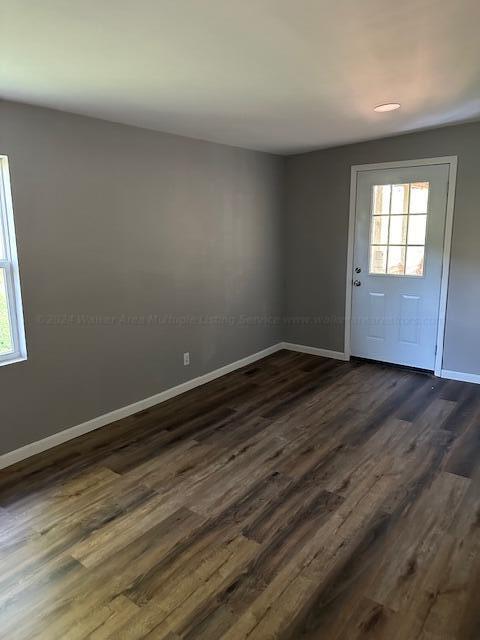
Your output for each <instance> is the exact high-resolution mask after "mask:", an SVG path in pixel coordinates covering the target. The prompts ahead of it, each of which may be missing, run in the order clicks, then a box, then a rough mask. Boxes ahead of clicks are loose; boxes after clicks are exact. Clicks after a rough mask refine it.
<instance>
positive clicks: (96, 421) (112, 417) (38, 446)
mask: <svg viewBox="0 0 480 640" xmlns="http://www.w3.org/2000/svg"><path fill="white" fill-rule="evenodd" d="M285 348H288V347H284V346H283V343H281V342H280V343H278V344H274V345H272V346H271V347H268V348H267V349H263V350H262V351H258V352H257V353H254V354H252V355H251V356H247V357H246V358H242V359H241V360H237V361H236V362H232V363H231V364H227V365H225V366H224V367H220V368H219V369H215V370H214V371H210V372H209V373H205V374H204V375H202V376H199V377H198V378H193V379H192V380H188V381H187V382H183V383H182V384H179V385H177V386H176V387H171V388H170V389H166V390H165V391H161V392H160V393H157V394H155V395H154V396H150V397H149V398H145V399H144V400H139V401H138V402H134V403H133V404H129V405H127V406H126V407H121V408H120V409H115V410H114V411H110V412H109V413H104V414H103V415H101V416H98V417H97V418H93V419H92V420H88V421H87V422H83V423H82V424H78V425H76V426H75V427H70V428H69V429H65V430H63V431H60V432H59V433H55V434H53V435H52V436H48V438H43V439H42V440H38V441H37V442H32V443H31V444H27V445H25V446H24V447H21V448H20V449H15V450H14V451H10V452H9V453H5V454H3V455H1V456H0V469H4V468H5V467H9V466H10V465H12V464H15V463H16V462H20V461H21V460H25V459H26V458H30V457H31V456H34V455H36V454H37V453H41V452H42V451H46V450H47V449H52V448H53V447H56V446H57V445H59V444H63V443H64V442H68V441H69V440H73V439H74V438H78V436H82V435H83V434H85V433H88V432H89V431H95V429H100V427H104V426H105V425H107V424H110V423H111V422H116V421H117V420H121V419H122V418H126V417H128V416H131V415H133V414H134V413H138V412H139V411H143V410H144V409H148V408H149V407H153V406H154V405H156V404H160V403H161V402H165V400H169V399H170V398H174V397H175V396H178V395H180V394H182V393H185V392H186V391H190V389H194V388H195V387H199V386H201V385H202V384H206V383H207V382H211V381H212V380H215V379H216V378H220V377H221V376H224V375H226V374H227V373H231V372H232V371H235V370H236V369H241V368H242V367H246V366H247V365H249V364H251V363H252V362H255V361H256V360H261V359H262V358H265V357H266V356H269V355H271V354H272V353H275V352H276V351H280V350H281V349H285Z"/></svg>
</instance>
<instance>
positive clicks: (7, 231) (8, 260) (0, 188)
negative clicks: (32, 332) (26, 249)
mask: <svg viewBox="0 0 480 640" xmlns="http://www.w3.org/2000/svg"><path fill="white" fill-rule="evenodd" d="M25 358H26V348H25V334H24V328H23V313H22V299H21V293H20V278H19V274H18V260H17V247H16V243H15V227H14V223H13V208H12V198H11V193H10V177H9V172H8V161H7V158H6V157H5V156H0V365H2V364H7V363H9V362H13V361H16V360H22V359H25Z"/></svg>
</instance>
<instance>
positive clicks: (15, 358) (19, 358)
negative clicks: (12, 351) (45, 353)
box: [0, 355, 27, 367]
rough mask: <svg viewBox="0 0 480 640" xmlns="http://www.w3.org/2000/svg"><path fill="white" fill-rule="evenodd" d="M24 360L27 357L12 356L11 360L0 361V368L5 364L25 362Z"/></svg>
mask: <svg viewBox="0 0 480 640" xmlns="http://www.w3.org/2000/svg"><path fill="white" fill-rule="evenodd" d="M26 359H27V356H19V355H14V356H12V357H11V358H8V359H6V360H0V367H5V366H6V365H7V364H16V363H17V362H25V360H26Z"/></svg>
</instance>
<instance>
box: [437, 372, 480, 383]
mask: <svg viewBox="0 0 480 640" xmlns="http://www.w3.org/2000/svg"><path fill="white" fill-rule="evenodd" d="M441 377H442V378H448V379H449V380H459V381H460V382H473V383H474V384H480V375H479V374H478V373H463V372H462V371H449V370H448V369H442V372H441Z"/></svg>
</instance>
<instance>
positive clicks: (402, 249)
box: [369, 182, 430, 277]
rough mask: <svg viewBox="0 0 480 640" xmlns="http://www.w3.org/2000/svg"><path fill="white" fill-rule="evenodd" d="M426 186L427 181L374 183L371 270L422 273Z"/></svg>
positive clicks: (383, 273)
mask: <svg viewBox="0 0 480 640" xmlns="http://www.w3.org/2000/svg"><path fill="white" fill-rule="evenodd" d="M429 188H430V184H429V183H428V182H410V183H405V184H381V185H375V186H374V187H373V192H372V215H371V232H370V261H369V263H370V269H369V271H370V273H371V274H373V275H392V276H413V277H421V276H423V274H424V268H425V265H424V262H425V238H426V234H427V216H428V194H429Z"/></svg>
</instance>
